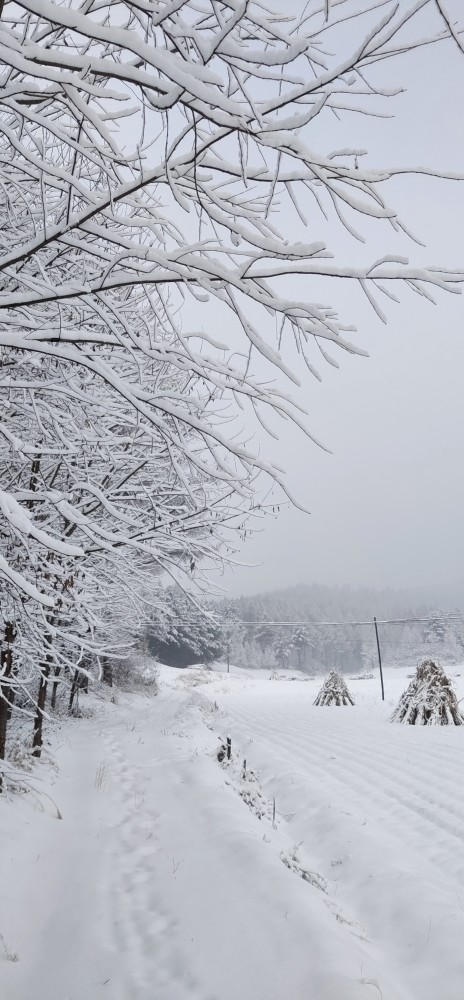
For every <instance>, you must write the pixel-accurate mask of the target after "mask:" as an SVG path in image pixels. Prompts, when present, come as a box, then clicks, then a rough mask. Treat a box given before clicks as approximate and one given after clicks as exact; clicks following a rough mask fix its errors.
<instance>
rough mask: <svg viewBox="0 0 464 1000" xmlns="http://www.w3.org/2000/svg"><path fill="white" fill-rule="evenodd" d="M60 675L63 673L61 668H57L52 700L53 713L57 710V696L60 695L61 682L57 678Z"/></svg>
mask: <svg viewBox="0 0 464 1000" xmlns="http://www.w3.org/2000/svg"><path fill="white" fill-rule="evenodd" d="M60 673H61V667H56V669H55V680H54V681H53V687H52V696H51V699H50V708H52V709H53V711H54V710H55V708H56V696H57V694H58V686H59V681H58V680H57V678H58V677H59V676H60Z"/></svg>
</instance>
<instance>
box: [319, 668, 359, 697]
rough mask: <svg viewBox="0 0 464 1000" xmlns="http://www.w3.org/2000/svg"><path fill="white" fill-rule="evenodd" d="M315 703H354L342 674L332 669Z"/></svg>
mask: <svg viewBox="0 0 464 1000" xmlns="http://www.w3.org/2000/svg"><path fill="white" fill-rule="evenodd" d="M314 704H315V705H354V699H353V697H352V695H351V694H350V692H349V691H348V688H347V686H346V684H345V681H344V680H343V677H342V675H341V674H338V673H337V671H336V670H331V671H330V674H329V675H328V677H326V679H325V681H324V683H323V685H322V687H321V690H320V691H319V694H318V696H317V698H316V701H315V702H314Z"/></svg>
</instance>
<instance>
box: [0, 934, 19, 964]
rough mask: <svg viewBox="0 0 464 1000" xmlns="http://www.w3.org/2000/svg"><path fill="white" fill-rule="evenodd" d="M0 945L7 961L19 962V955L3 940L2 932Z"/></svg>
mask: <svg viewBox="0 0 464 1000" xmlns="http://www.w3.org/2000/svg"><path fill="white" fill-rule="evenodd" d="M0 945H1V948H2V951H3V953H4V956H5V958H6V960H7V962H19V955H18V954H17V953H16V952H15V951H13V949H12V948H10V946H9V944H7V942H6V941H5V938H4V937H3V934H0Z"/></svg>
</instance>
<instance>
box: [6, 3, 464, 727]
mask: <svg viewBox="0 0 464 1000" xmlns="http://www.w3.org/2000/svg"><path fill="white" fill-rule="evenodd" d="M424 5H425V0H424V3H421V2H419V3H417V2H415V3H412V2H407V3H405V4H403V5H395V4H385V2H384V0H374V2H373V3H372V2H371V3H369V4H368V5H366V9H365V10H363V9H362V7H361V10H360V11H358V10H357V8H356V9H353V10H352V11H350V13H349V17H350V20H351V24H352V26H353V25H357V28H358V30H357V31H352V32H351V33H350V37H349V39H348V38H347V37H346V36H345V32H344V31H343V25H344V21H345V19H346V17H347V16H348V14H347V8H346V7H345V3H344V2H343V3H340V2H338V0H332V2H331V3H330V4H329V5H327V4H326V3H321V2H320V0H310V3H309V4H308V5H306V8H305V12H304V14H302V16H301V19H299V18H292V17H291V16H287V15H286V16H285V17H284V18H282V17H281V16H279V15H277V14H276V13H274V12H272V11H267V10H266V9H265V7H263V6H262V5H261V4H260V3H254V2H250V3H246V4H243V3H241V2H240V0H220V2H217V0H202V2H201V3H198V2H197V0H184V2H182V3H177V2H176V3H170V2H165V0H162V2H159V0H156V2H155V0H146V2H145V0H144V2H139V0H137V2H132V0H121V2H120V3H116V4H114V3H109V2H107V0H101V2H100V0H99V2H93V0H90V2H89V0H71V2H70V3H68V2H62V0H58V2H56V3H52V2H50V0H6V2H4V4H3V5H2V6H1V7H0V11H1V17H0V63H1V68H0V94H1V96H0V398H1V400H2V415H1V416H2V420H1V423H0V436H1V439H2V443H3V444H4V447H3V448H2V456H1V459H0V462H1V475H2V478H1V487H2V491H3V492H2V500H1V503H0V584H1V588H2V623H1V627H2V629H3V632H4V636H5V635H6V634H7V631H8V635H10V634H13V633H14V635H15V636H16V637H17V638H16V639H15V641H14V643H12V642H8V643H6V647H7V652H8V662H9V663H10V667H11V669H10V668H9V669H10V679H9V681H8V691H10V689H11V686H12V685H13V686H14V685H15V684H16V685H17V684H19V683H20V682H21V683H22V680H21V678H24V677H26V678H27V677H29V676H30V672H31V671H32V674H34V671H35V672H36V673H37V672H38V674H39V681H40V685H41V688H40V690H41V692H42V694H43V685H45V689H46V685H47V683H48V678H49V677H50V676H52V675H53V676H56V675H57V672H58V673H59V672H61V674H60V676H61V675H62V674H63V673H64V674H67V673H68V672H69V670H70V669H72V668H74V667H76V665H77V668H78V669H80V665H81V664H83V663H84V662H86V663H87V662H88V657H94V661H95V658H96V662H97V663H100V662H101V660H100V657H101V656H104V655H106V654H108V653H110V654H111V653H113V654H114V655H117V654H118V651H121V649H122V648H123V647H126V648H127V644H128V643H129V644H130V642H131V641H132V638H131V637H133V635H134V633H135V632H136V630H137V628H138V626H139V624H140V622H141V621H142V620H143V619H144V615H146V613H147V610H146V609H147V608H150V613H152V612H153V608H154V607H156V608H157V609H158V610H160V613H161V614H162V613H163V595H162V592H160V591H159V589H158V583H159V581H160V579H162V580H165V579H166V577H168V578H169V579H170V580H174V581H175V580H177V581H178V580H182V579H183V580H184V582H185V581H186V580H191V579H192V577H193V578H194V579H195V581H197V582H198V583H199V584H202V585H204V587H207V584H208V578H207V576H206V575H203V569H202V566H203V564H204V562H205V561H208V560H209V562H210V564H211V563H217V562H218V561H219V562H220V561H221V560H222V559H223V558H224V557H230V556H231V555H233V553H234V551H235V548H236V544H237V542H236V541H235V539H238V538H240V535H241V534H242V533H243V530H244V525H245V524H247V523H248V519H249V517H250V516H253V517H255V516H260V515H262V513H263V509H264V508H263V502H262V496H263V492H262V491H263V488H264V482H265V481H266V480H267V486H266V488H267V487H268V486H269V480H270V482H271V484H275V483H276V484H278V485H279V487H280V488H281V489H283V490H284V491H286V492H287V493H288V488H287V486H286V483H285V479H284V476H283V473H282V470H281V469H280V468H278V467H277V466H276V465H275V464H273V462H272V460H267V459H266V457H265V456H264V457H263V455H262V454H261V452H260V450H259V448H258V447H257V446H256V445H255V444H254V443H253V428H254V427H256V426H257V425H260V426H262V427H263V428H264V429H265V430H268V429H269V430H270V433H271V435H274V436H276V434H277V431H276V430H275V429H274V423H276V421H277V422H278V419H279V418H281V419H282V420H288V419H291V420H293V421H294V422H295V423H296V424H297V425H299V426H300V427H301V428H302V430H303V431H304V433H306V434H307V435H308V436H309V438H312V434H311V431H310V429H308V428H307V427H306V423H305V415H304V413H303V412H302V411H301V408H300V407H299V405H296V403H294V402H293V401H292V398H291V394H290V393H289V391H288V385H289V384H290V385H291V384H292V383H293V384H297V385H298V384H299V383H300V382H301V379H302V376H303V372H304V369H305V367H306V368H307V369H309V371H310V372H311V373H312V374H313V375H315V376H316V377H317V378H319V377H320V375H319V371H318V363H319V360H322V361H324V362H325V361H327V362H329V363H331V364H337V363H338V362H337V359H336V357H334V356H333V353H334V352H335V353H336V352H337V350H338V349H341V350H345V351H349V352H356V350H357V348H356V347H355V346H354V345H353V344H352V342H351V334H352V333H353V332H354V331H355V327H354V326H353V325H352V324H350V323H348V324H347V323H346V322H345V321H344V320H343V319H341V318H340V317H339V316H338V313H337V310H336V308H334V307H333V305H332V304H331V303H328V304H327V303H323V302H321V301H319V293H317V294H316V293H315V292H314V294H313V291H312V289H313V287H314V284H313V283H314V282H316V281H319V280H320V279H322V278H327V277H331V279H332V282H331V286H333V288H334V290H335V289H336V287H337V283H338V282H339V281H341V280H343V281H350V282H353V283H355V284H356V285H357V286H358V287H360V288H361V289H362V290H363V292H364V293H365V295H366V296H367V298H368V300H369V302H370V303H371V304H372V306H373V308H374V309H375V311H376V312H377V314H378V315H379V316H380V317H381V318H384V314H383V311H382V309H381V307H380V304H379V299H380V297H381V296H383V295H385V296H386V298H387V299H389V298H390V299H391V298H393V299H396V297H397V291H398V289H399V288H400V287H401V285H406V286H407V287H409V288H410V289H412V290H413V291H415V292H417V293H419V294H420V295H423V296H426V297H427V298H430V297H432V291H434V290H435V289H437V290H438V291H444V290H447V291H453V292H455V291H458V290H459V289H460V285H461V282H462V278H463V275H462V274H461V273H460V272H456V271H454V270H452V269H449V268H446V267H439V268H437V267H429V268H418V267H416V266H414V265H413V264H409V262H408V261H407V260H406V258H405V257H404V256H403V255H402V253H400V252H399V250H398V247H397V246H396V244H395V245H393V244H392V249H391V252H389V253H387V254H386V255H385V256H383V257H382V258H381V259H376V260H370V261H369V262H368V263H367V264H361V263H359V264H358V265H357V266H353V263H352V261H351V260H350V262H349V264H347V263H346V261H344V260H343V259H341V257H340V253H339V251H337V250H335V249H334V248H332V247H330V246H329V245H328V244H327V242H326V240H322V239H315V238H313V236H314V232H313V231H314V218H315V215H314V213H320V217H321V221H322V224H324V222H325V220H326V219H327V218H328V217H329V216H332V217H333V219H334V221H335V223H336V225H337V226H338V225H340V226H341V227H342V228H343V229H344V231H345V232H348V233H349V234H350V235H351V236H353V237H354V238H355V239H359V238H361V239H364V237H362V236H360V234H359V233H358V227H359V224H362V223H363V221H368V222H369V225H372V224H373V225H374V226H377V227H383V229H384V232H385V234H386V235H387V234H388V236H389V238H390V237H391V239H392V240H396V239H397V238H403V237H404V236H405V234H407V229H406V225H405V224H404V223H403V222H402V221H401V220H400V218H399V217H398V215H397V213H396V211H395V209H394V208H393V207H392V206H391V205H390V204H389V203H388V202H387V200H386V197H385V194H384V192H385V190H386V187H387V182H388V181H389V180H390V179H391V178H394V177H395V176H396V175H397V174H398V173H400V172H401V173H402V174H404V173H408V169H407V168H406V169H405V168H404V167H401V168H398V170H396V169H393V168H388V169H383V168H380V169H375V170H374V169H371V168H366V167H364V165H363V155H364V151H363V150H360V149H354V148H345V149H338V148H337V147H335V150H334V149H333V148H330V149H325V150H319V149H317V148H316V146H317V142H316V141H314V142H313V141H312V134H311V129H312V127H313V125H314V123H315V122H316V120H324V119H326V121H327V124H329V123H332V122H333V121H335V122H336V121H337V116H339V115H343V114H347V113H357V114H358V113H359V114H363V115H366V114H367V115H370V114H371V113H373V114H379V113H382V112H381V109H380V104H382V103H384V102H386V101H388V100H389V99H390V98H391V97H392V96H394V95H395V94H396V93H398V86H397V85H395V86H389V87H388V88H386V87H383V88H382V87H381V86H379V85H378V81H377V82H376V84H375V85H373V84H371V83H370V82H369V73H370V71H371V69H372V67H373V66H374V65H375V64H376V63H377V62H379V61H383V60H385V59H392V58H393V57H394V56H395V55H397V54H398V53H400V52H402V53H404V52H405V51H408V50H410V49H412V48H414V45H415V44H417V45H419V44H420V45H421V46H423V45H425V44H428V43H429V42H432V41H437V40H438V41H440V40H444V39H445V38H447V37H448V38H449V37H450V33H449V31H448V30H447V28H446V26H444V25H443V19H442V18H441V19H440V17H438V20H437V27H436V32H435V34H433V35H431V37H430V38H426V39H424V38H423V36H422V35H420V36H419V35H418V36H417V43H415V42H414V39H413V40H411V25H412V26H414V24H415V19H416V16H417V15H418V14H419V13H420V10H421V8H422V7H423V6H424ZM406 28H407V38H406V36H405V33H404V32H405V30H406ZM453 30H454V29H453ZM452 41H453V39H451V42H452ZM395 65H396V63H395ZM417 169H419V172H425V173H426V172H427V171H426V170H424V169H423V168H414V169H413V170H412V171H411V172H412V173H415V172H417ZM432 173H433V172H432ZM448 176H450V175H448ZM309 221H310V222H311V226H310V227H309ZM309 228H310V229H311V238H308V236H307V231H308V229H309ZM389 245H390V244H389ZM308 289H310V291H308ZM334 294H335V291H334ZM218 331H220V333H218ZM284 342H285V344H289V345H293V347H292V350H293V352H294V354H295V357H296V366H295V364H291V363H290V360H289V358H288V357H287V356H286V357H285V358H284V356H283V352H282V344H283V343H284ZM289 351H290V348H289ZM329 351H330V352H331V353H330V354H329V353H328V352H329ZM286 353H287V354H288V352H287V349H286ZM257 357H259V366H258V370H257V368H256V364H255V362H256V358H257ZM295 367H296V370H295V371H293V368H295ZM276 376H277V379H276ZM269 417H270V418H271V419H270V420H269ZM270 425H271V426H270ZM128 621H131V623H132V625H131V627H128V626H127V622H128ZM13 646H14V652H13ZM10 661H11V662H10ZM13 662H14V664H15V666H11V663H13ZM85 669H86V670H87V667H86V668H85ZM99 669H100V668H99V667H98V670H99ZM18 671H19V672H18ZM21 671H22V673H21ZM2 690H3V689H2ZM42 694H41V698H42ZM45 694H46V690H45ZM8 697H10V695H8ZM44 698H45V695H44ZM11 707H12V706H11V703H10V705H9V709H11ZM26 707H27V706H26ZM29 707H30V706H29ZM27 710H29V709H27ZM33 710H34V708H33V706H32V708H31V711H33ZM41 711H42V714H43V705H42V708H41Z"/></svg>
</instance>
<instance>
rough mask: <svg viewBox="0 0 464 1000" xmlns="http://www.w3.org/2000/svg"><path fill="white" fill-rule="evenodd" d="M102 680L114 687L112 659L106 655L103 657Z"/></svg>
mask: <svg viewBox="0 0 464 1000" xmlns="http://www.w3.org/2000/svg"><path fill="white" fill-rule="evenodd" d="M101 662H102V681H103V683H104V684H108V686H109V687H113V668H112V666H111V660H108V659H107V658H106V656H104V657H102V661H101Z"/></svg>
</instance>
